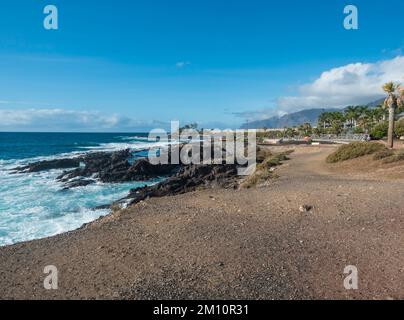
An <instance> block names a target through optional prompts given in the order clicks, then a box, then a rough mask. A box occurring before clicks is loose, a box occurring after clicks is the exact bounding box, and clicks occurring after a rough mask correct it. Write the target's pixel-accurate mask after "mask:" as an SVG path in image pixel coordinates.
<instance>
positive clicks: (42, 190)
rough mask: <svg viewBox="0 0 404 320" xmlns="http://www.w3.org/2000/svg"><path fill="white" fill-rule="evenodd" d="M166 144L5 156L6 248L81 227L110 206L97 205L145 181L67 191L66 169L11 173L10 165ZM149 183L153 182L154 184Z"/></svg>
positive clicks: (0, 205)
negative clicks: (62, 179) (64, 182)
mask: <svg viewBox="0 0 404 320" xmlns="http://www.w3.org/2000/svg"><path fill="white" fill-rule="evenodd" d="M163 145H165V144H164V143H163V142H162V143H156V144H154V143H148V144H147V143H143V142H138V141H136V142H133V143H130V142H128V143H126V142H125V143H106V144H102V145H100V146H98V147H93V148H92V149H89V150H87V151H75V152H71V153H65V154H58V155H53V156H46V157H35V158H30V159H21V160H0V246H2V245H9V244H14V243H17V242H22V241H28V240H33V239H39V238H44V237H49V236H53V235H56V234H60V233H63V232H67V231H71V230H74V229H77V228H79V227H80V226H82V225H83V224H84V223H88V222H91V221H94V220H95V219H98V218H99V217H101V216H104V215H106V214H108V213H109V210H93V208H95V207H97V206H100V205H104V204H109V203H111V202H113V201H115V200H118V199H120V198H123V197H125V196H126V195H127V194H128V191H129V190H130V189H132V188H135V187H140V186H143V185H145V183H139V182H133V183H124V184H104V183H96V184H92V185H88V186H84V187H79V188H75V189H71V190H66V191H62V185H61V184H60V183H59V182H57V181H56V178H57V176H58V175H60V173H61V172H62V170H51V171H45V172H39V173H18V174H10V169H12V168H14V167H16V166H21V165H25V164H27V163H31V162H34V161H42V160H52V159H58V158H63V157H72V156H78V155H80V154H84V153H88V152H94V151H100V150H101V151H113V150H121V149H126V148H130V149H132V150H143V149H147V148H149V147H156V146H163ZM153 183H156V181H154V182H149V183H147V184H153Z"/></svg>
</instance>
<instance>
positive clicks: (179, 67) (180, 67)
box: [175, 61, 191, 69]
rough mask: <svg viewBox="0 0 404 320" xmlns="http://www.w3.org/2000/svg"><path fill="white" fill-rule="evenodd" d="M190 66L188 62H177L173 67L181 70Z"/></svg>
mask: <svg viewBox="0 0 404 320" xmlns="http://www.w3.org/2000/svg"><path fill="white" fill-rule="evenodd" d="M190 64H191V62H189V61H179V62H177V63H176V64H175V66H176V67H177V68H178V69H182V68H184V67H186V66H189V65H190Z"/></svg>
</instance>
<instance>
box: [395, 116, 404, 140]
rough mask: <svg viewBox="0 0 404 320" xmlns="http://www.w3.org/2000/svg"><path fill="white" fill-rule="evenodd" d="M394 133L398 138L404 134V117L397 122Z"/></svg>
mask: <svg viewBox="0 0 404 320" xmlns="http://www.w3.org/2000/svg"><path fill="white" fill-rule="evenodd" d="M394 134H395V136H396V137H397V138H400V137H403V136H404V119H401V120H399V121H397V122H396V125H395V128H394Z"/></svg>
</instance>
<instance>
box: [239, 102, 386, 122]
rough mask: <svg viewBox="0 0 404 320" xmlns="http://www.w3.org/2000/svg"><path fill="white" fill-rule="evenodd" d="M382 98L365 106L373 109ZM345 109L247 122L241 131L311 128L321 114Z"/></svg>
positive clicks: (318, 110)
mask: <svg viewBox="0 0 404 320" xmlns="http://www.w3.org/2000/svg"><path fill="white" fill-rule="evenodd" d="M383 101H384V98H383V99H380V100H376V101H373V102H370V103H368V104H367V105H366V106H367V107H369V108H374V107H376V106H378V105H380V104H381V103H383ZM344 109H345V108H327V109H324V108H323V109H319V108H317V109H315V108H314V109H305V110H301V111H298V112H293V113H288V114H285V115H284V116H282V117H278V116H274V117H271V118H269V119H264V120H257V121H252V122H248V123H245V124H243V125H242V127H241V129H252V128H254V129H261V128H268V129H277V128H278V129H280V128H285V127H295V126H299V125H301V124H303V123H310V124H311V125H312V126H315V125H317V120H318V117H319V116H320V114H322V113H323V112H335V111H343V110H344Z"/></svg>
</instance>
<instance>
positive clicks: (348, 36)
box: [0, 0, 404, 131]
mask: <svg viewBox="0 0 404 320" xmlns="http://www.w3.org/2000/svg"><path fill="white" fill-rule="evenodd" d="M48 4H53V5H56V6H57V8H58V10H59V30H57V31H49V30H45V29H44V28H43V19H44V17H45V15H44V14H43V8H44V7H45V6H46V5H48ZM347 4H354V5H356V6H357V7H358V10H359V30H354V31H353V30H351V31H347V30H345V29H344V28H343V19H344V14H343V9H344V6H345V5H347ZM403 12H404V2H403V1H402V0H384V1H368V0H357V1H354V2H349V1H347V2H345V1H341V0H328V1H314V0H307V1H300V0H299V1H298V0H295V1H269V0H262V1H258V0H248V1H241V0H238V1H237V0H235V1H230V0H214V1H213V0H203V1H202V0H186V1H182V0H181V1H179V0H172V1H167V0H147V1H146V0H144V1H140V0H138V1H129V0H127V1H124V0H114V1H92V0H82V1H78V0H69V1H66V0H52V1H51V0H49V1H41V0H19V1H15V0H14V1H11V0H3V1H1V4H0V39H1V40H0V131H6V130H13V131H15V130H17V131H18V130H24V131H26V130H39V131H47V130H49V131H55V130H62V131H71V130H73V131H111V130H113V131H136V130H137V129H145V130H146V129H149V128H152V127H155V126H156V125H157V126H158V125H159V124H161V125H163V123H165V122H168V121H170V120H180V121H181V122H183V123H184V122H190V121H196V122H198V123H200V124H201V126H204V127H238V126H239V125H240V124H241V123H242V122H244V121H245V120H246V119H249V120H254V119H262V118H265V117H269V116H272V115H277V114H279V115H280V114H284V113H287V112H293V111H297V110H300V109H304V108H308V107H335V106H344V105H345V104H351V103H352V104H354V103H362V102H365V101H366V100H367V99H373V98H377V96H379V95H380V94H381V93H380V91H379V90H378V89H375V88H379V86H380V82H382V81H384V80H386V79H391V80H395V81H401V80H404V79H403V78H402V75H403V74H404V69H403V68H404V58H403V53H402V50H403V49H404V32H403V29H402V23H400V22H401V21H402V13H403ZM401 71H403V72H401ZM330 88H331V89H330ZM330 91H332V92H331V93H330ZM334 91H335V92H334ZM1 118H2V119H3V120H2V119H1ZM55 118H57V119H58V121H57V127H55V121H54V120H55ZM63 119H65V122H64V121H63Z"/></svg>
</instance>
